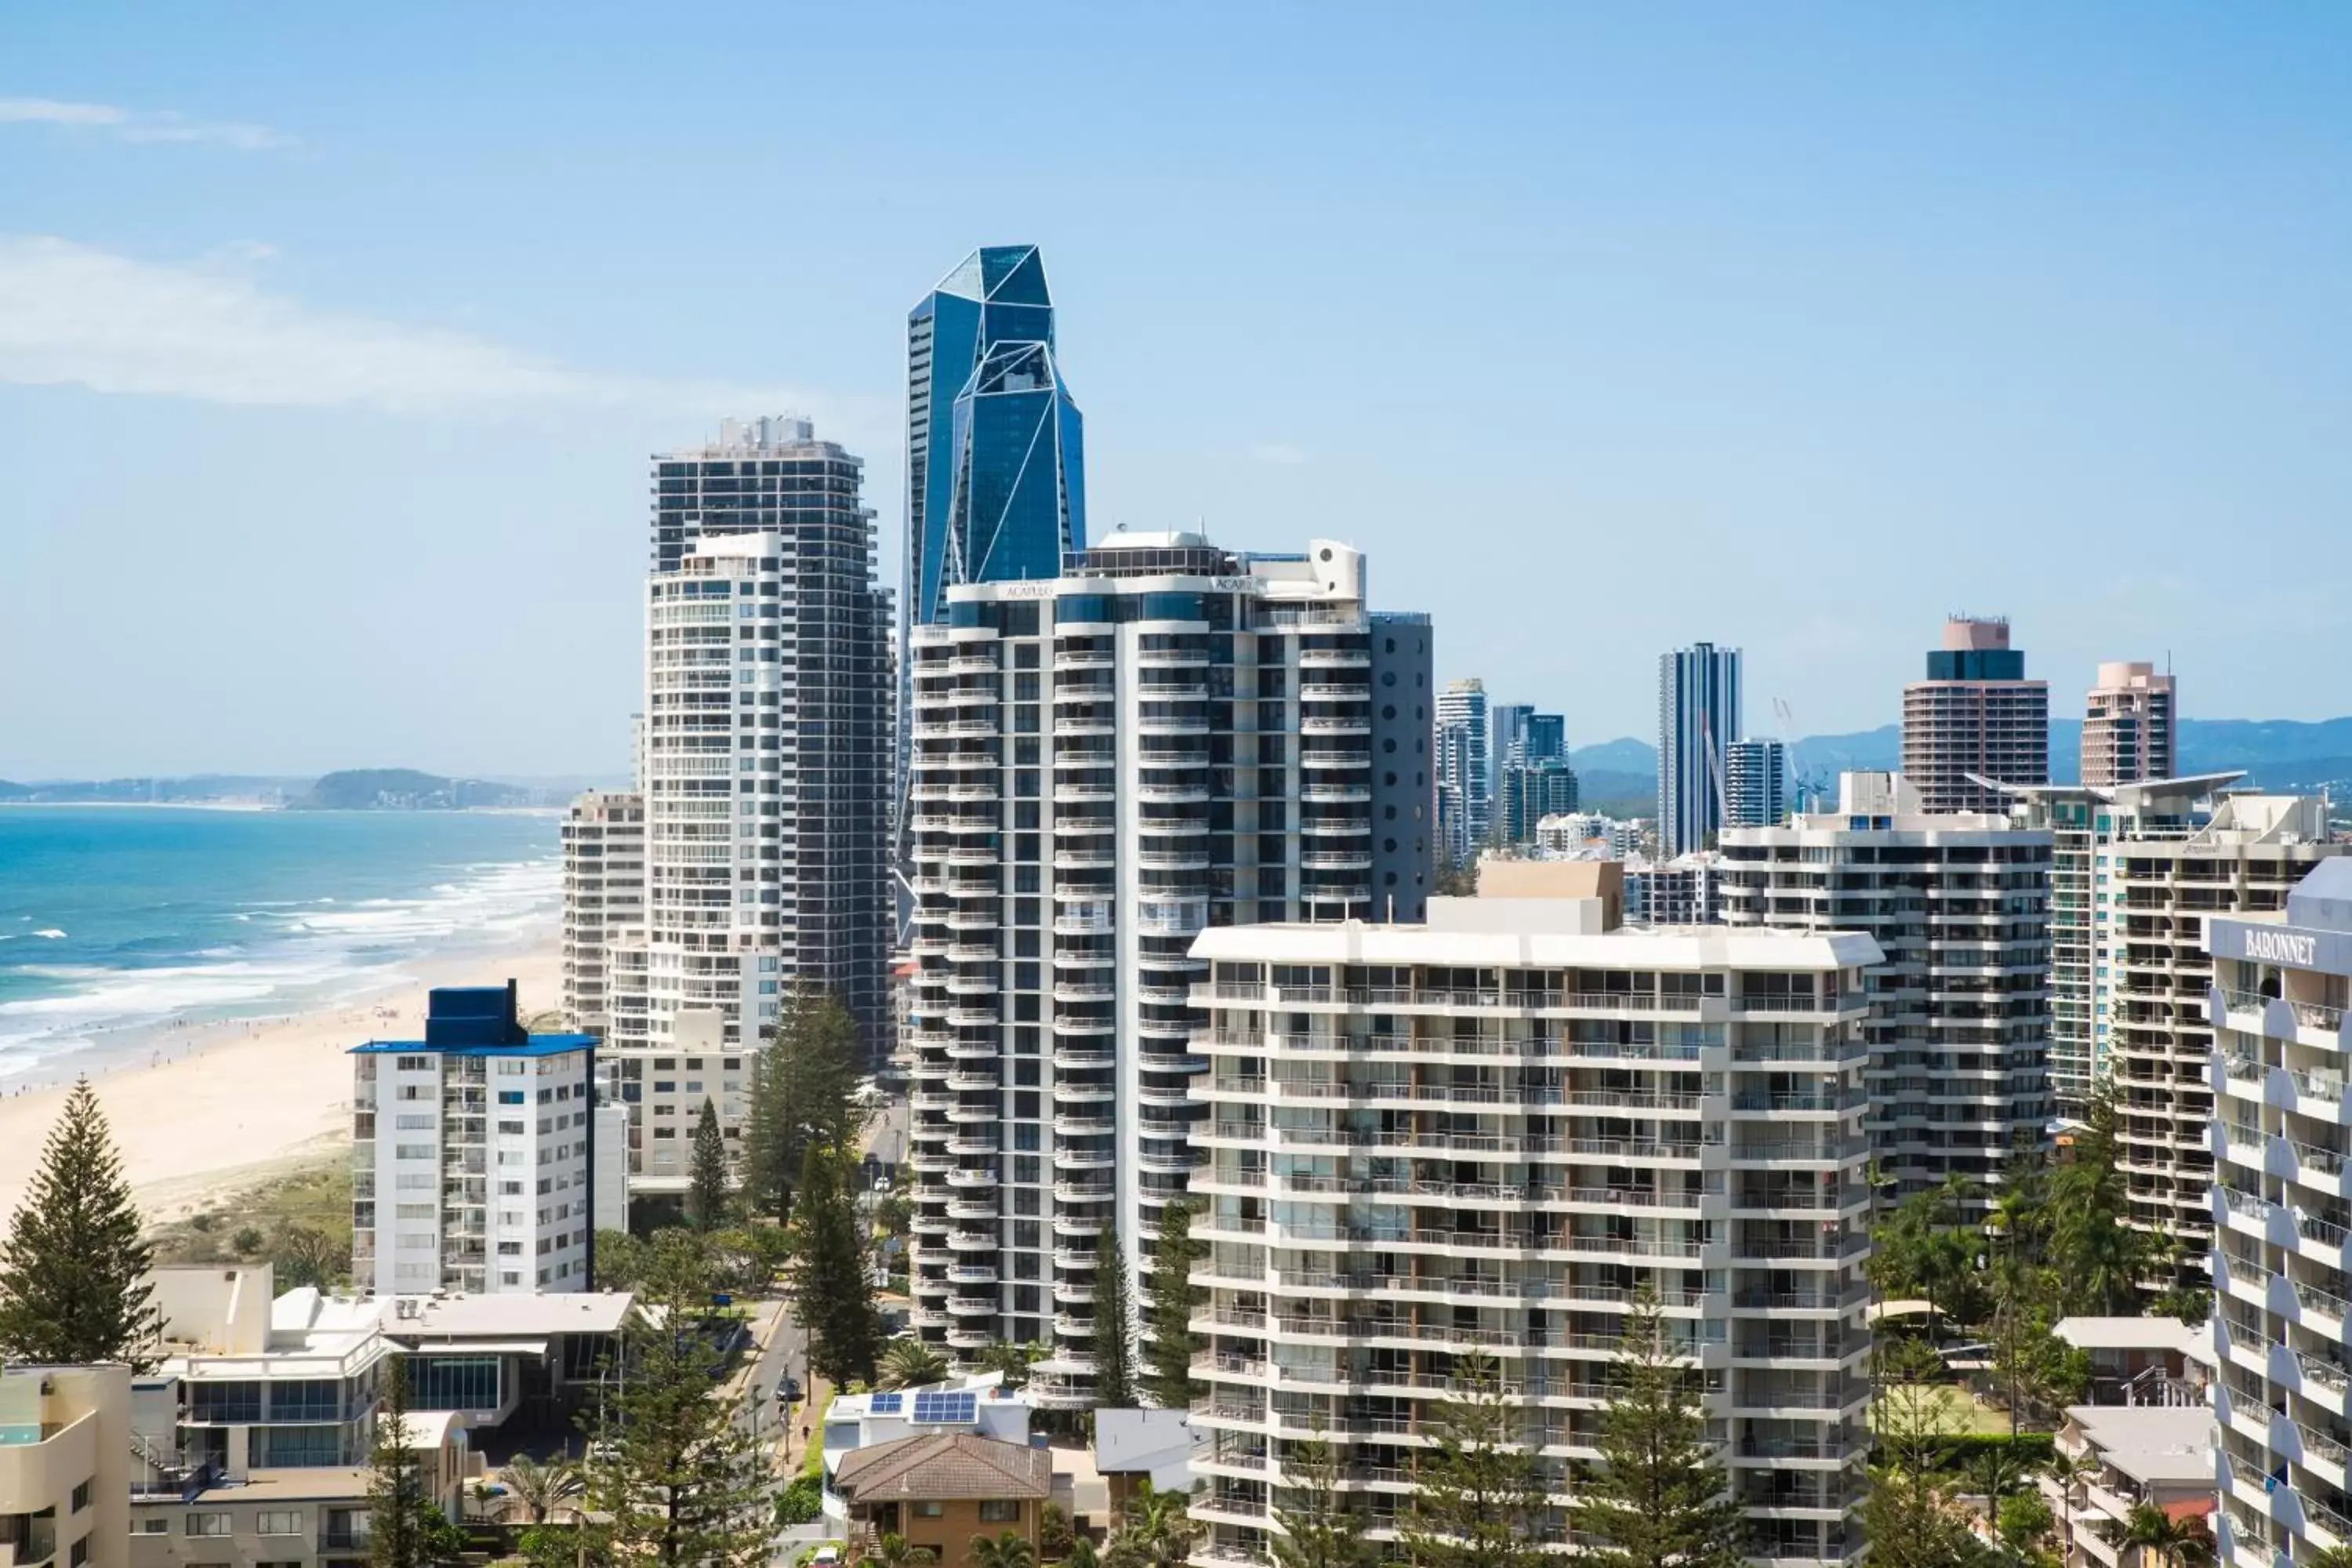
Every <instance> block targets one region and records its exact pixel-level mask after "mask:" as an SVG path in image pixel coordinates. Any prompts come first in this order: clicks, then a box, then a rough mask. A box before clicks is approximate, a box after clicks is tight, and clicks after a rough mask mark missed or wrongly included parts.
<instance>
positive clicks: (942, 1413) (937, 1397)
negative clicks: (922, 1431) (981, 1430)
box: [915, 1390, 980, 1423]
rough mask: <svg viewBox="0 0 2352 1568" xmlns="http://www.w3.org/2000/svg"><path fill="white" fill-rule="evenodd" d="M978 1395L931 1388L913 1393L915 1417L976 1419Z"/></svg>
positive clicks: (931, 1419)
mask: <svg viewBox="0 0 2352 1568" xmlns="http://www.w3.org/2000/svg"><path fill="white" fill-rule="evenodd" d="M979 1415H980V1396H979V1395H978V1394H950V1393H948V1392H946V1391H945V1390H933V1391H931V1392H929V1393H927V1394H916V1395H915V1419H916V1420H918V1421H932V1422H942V1423H944V1422H955V1421H972V1420H977V1419H978V1418H979Z"/></svg>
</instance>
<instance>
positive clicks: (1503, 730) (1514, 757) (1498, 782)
mask: <svg viewBox="0 0 2352 1568" xmlns="http://www.w3.org/2000/svg"><path fill="white" fill-rule="evenodd" d="M1535 716H1536V708H1535V704H1534V703H1532V702H1496V703H1492V704H1490V705H1489V706H1488V708H1487V710H1486V755H1487V759H1488V760H1487V763H1486V798H1487V799H1488V800H1490V801H1493V802H1496V804H1497V806H1498V808H1499V805H1500V802H1501V801H1502V798H1503V770H1504V769H1505V768H1507V767H1509V766H1510V765H1511V764H1512V763H1515V762H1522V761H1525V760H1526V757H1527V736H1528V722H1529V721H1531V720H1533V719H1534V718H1535Z"/></svg>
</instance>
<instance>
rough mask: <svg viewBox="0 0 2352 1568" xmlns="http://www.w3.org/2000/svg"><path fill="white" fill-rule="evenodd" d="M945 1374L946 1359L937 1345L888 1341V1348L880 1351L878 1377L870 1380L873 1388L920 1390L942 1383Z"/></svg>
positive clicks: (912, 1341)
mask: <svg viewBox="0 0 2352 1568" xmlns="http://www.w3.org/2000/svg"><path fill="white" fill-rule="evenodd" d="M949 1371H950V1368H949V1366H948V1358H947V1357H946V1356H945V1355H943V1354H942V1353H940V1348H939V1347H938V1346H937V1345H927V1344H925V1343H924V1342H922V1341H920V1340H892V1341H891V1342H890V1348H889V1349H888V1350H887V1351H885V1352H882V1371H881V1375H880V1376H878V1377H877V1378H876V1379H875V1380H874V1386H875V1387H877V1388H879V1389H892V1388H921V1387H923V1386H925V1385H926V1384H933V1383H940V1382H944V1381H945V1380H946V1378H947V1375H948V1373H949Z"/></svg>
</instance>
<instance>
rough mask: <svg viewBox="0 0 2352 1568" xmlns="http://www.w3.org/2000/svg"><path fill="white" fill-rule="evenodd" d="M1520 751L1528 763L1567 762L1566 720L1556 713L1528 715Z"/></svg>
mask: <svg viewBox="0 0 2352 1568" xmlns="http://www.w3.org/2000/svg"><path fill="white" fill-rule="evenodd" d="M1522 750H1523V752H1524V753H1525V760H1526V761H1528V762H1530V763H1549V762H1562V763H1564V762H1566V761H1568V721H1567V719H1565V718H1564V717H1562V716H1561V715H1559V714H1558V713H1531V714H1529V715H1528V732H1527V735H1526V737H1525V739H1524V741H1523V742H1522Z"/></svg>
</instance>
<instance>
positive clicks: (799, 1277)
mask: <svg viewBox="0 0 2352 1568" xmlns="http://www.w3.org/2000/svg"><path fill="white" fill-rule="evenodd" d="M856 1171H857V1166H856V1157H855V1156H854V1155H853V1154H852V1153H850V1152H849V1151H848V1149H847V1148H846V1147H845V1146H841V1145H827V1144H822V1143H816V1144H811V1145H810V1146H809V1149H808V1152H806V1153H805V1154H804V1155H803V1157H802V1161H801V1178H800V1182H799V1193H798V1195H797V1196H796V1198H795V1199H794V1201H793V1222H792V1262H791V1264H790V1266H789V1267H788V1268H787V1269H786V1278H787V1279H788V1280H789V1282H790V1287H791V1291H792V1297H793V1311H794V1313H795V1314H796V1315H797V1316H798V1318H799V1320H800V1322H801V1325H802V1327H803V1328H804V1329H806V1330H807V1331H808V1364H809V1366H810V1368H811V1370H813V1371H814V1372H815V1373H817V1374H818V1375H820V1376H822V1377H825V1378H828V1379H830V1380H831V1381H832V1382H833V1383H834V1384H835V1386H839V1385H841V1384H846V1383H848V1382H850V1381H851V1380H852V1379H856V1380H858V1381H860V1382H866V1383H870V1382H872V1381H873V1379H874V1374H875V1371H876V1366H877V1362H878V1361H879V1359H880V1357H881V1353H882V1317H881V1314H880V1312H879V1311H878V1310H876V1307H875V1304H874V1258H873V1249H872V1247H870V1245H869V1244H868V1242H867V1240H866V1227H865V1225H864V1223H863V1221H862V1220H861V1219H860V1217H859V1215H858V1213H857V1184H856Z"/></svg>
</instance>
